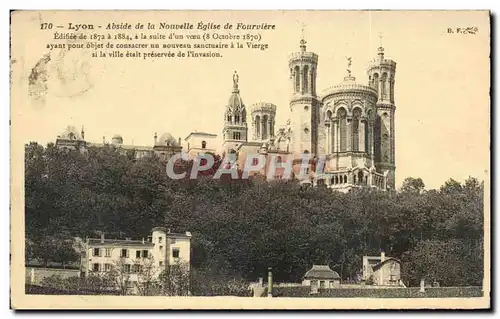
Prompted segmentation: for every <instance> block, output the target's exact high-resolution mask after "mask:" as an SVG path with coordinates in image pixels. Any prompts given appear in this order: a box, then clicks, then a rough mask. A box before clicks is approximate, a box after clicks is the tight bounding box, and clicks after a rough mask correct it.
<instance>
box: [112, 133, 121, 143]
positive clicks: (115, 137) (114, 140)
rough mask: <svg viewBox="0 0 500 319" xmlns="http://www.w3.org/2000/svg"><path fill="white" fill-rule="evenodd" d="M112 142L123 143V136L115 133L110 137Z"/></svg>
mask: <svg viewBox="0 0 500 319" xmlns="http://www.w3.org/2000/svg"><path fill="white" fill-rule="evenodd" d="M111 143H112V144H123V137H122V136H121V135H119V134H115V135H114V136H113V138H112V139H111Z"/></svg>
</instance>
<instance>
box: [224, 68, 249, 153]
mask: <svg viewBox="0 0 500 319" xmlns="http://www.w3.org/2000/svg"><path fill="white" fill-rule="evenodd" d="M238 81H239V76H238V73H237V72H236V71H234V75H233V91H232V93H231V96H230V97H229V102H228V104H227V105H226V111H225V113H224V128H223V130H222V136H223V147H224V149H225V150H226V151H232V150H236V148H237V147H238V146H239V145H240V144H241V143H242V142H246V141H247V132H248V128H247V119H246V117H247V111H246V109H245V104H244V103H243V100H242V99H241V96H240V90H239V87H238Z"/></svg>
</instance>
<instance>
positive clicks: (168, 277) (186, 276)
mask: <svg viewBox="0 0 500 319" xmlns="http://www.w3.org/2000/svg"><path fill="white" fill-rule="evenodd" d="M160 283H161V285H162V287H163V289H162V290H163V294H164V295H166V296H188V295H189V294H190V292H189V288H190V284H189V283H190V270H189V264H187V263H184V262H180V261H179V262H176V263H175V264H173V265H167V266H165V270H164V271H163V272H162V273H161V275H160Z"/></svg>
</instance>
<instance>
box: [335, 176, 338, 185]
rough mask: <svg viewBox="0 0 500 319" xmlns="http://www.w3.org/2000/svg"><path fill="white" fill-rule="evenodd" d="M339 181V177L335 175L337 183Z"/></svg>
mask: <svg viewBox="0 0 500 319" xmlns="http://www.w3.org/2000/svg"><path fill="white" fill-rule="evenodd" d="M338 183H339V177H338V176H335V185H336V184H338Z"/></svg>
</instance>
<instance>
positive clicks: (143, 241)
mask: <svg viewBox="0 0 500 319" xmlns="http://www.w3.org/2000/svg"><path fill="white" fill-rule="evenodd" d="M142 244H143V245H144V237H142Z"/></svg>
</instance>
